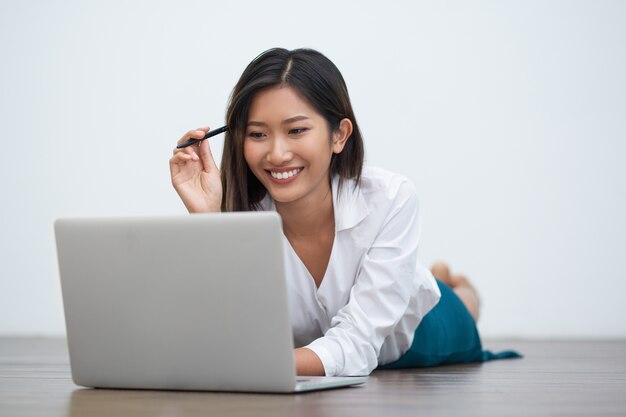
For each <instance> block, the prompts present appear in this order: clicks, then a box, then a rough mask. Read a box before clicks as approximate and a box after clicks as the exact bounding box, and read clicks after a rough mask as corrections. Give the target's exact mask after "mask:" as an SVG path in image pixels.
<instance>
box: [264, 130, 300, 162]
mask: <svg viewBox="0 0 626 417" xmlns="http://www.w3.org/2000/svg"><path fill="white" fill-rule="evenodd" d="M269 142H270V147H269V149H268V152H267V155H266V159H267V162H269V163H270V164H272V165H275V166H280V165H282V164H284V163H286V162H288V161H290V160H291V159H292V158H293V152H292V151H291V149H290V147H289V141H288V139H287V138H284V137H282V136H275V137H273V138H272V139H271V140H270V141H269Z"/></svg>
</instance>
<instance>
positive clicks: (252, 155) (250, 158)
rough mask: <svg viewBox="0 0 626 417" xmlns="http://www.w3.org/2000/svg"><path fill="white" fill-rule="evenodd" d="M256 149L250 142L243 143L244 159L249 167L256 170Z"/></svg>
mask: <svg viewBox="0 0 626 417" xmlns="http://www.w3.org/2000/svg"><path fill="white" fill-rule="evenodd" d="M255 151H256V149H255V147H254V144H251V143H250V141H247V140H246V141H245V142H244V143H243V158H244V159H245V160H246V163H247V164H248V166H249V167H250V168H251V169H253V170H254V163H255V162H256V154H257V153H258V152H255Z"/></svg>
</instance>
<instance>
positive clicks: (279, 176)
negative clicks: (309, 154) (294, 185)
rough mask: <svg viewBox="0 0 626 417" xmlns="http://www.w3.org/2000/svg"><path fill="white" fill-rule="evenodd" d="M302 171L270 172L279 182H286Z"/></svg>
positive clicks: (297, 169)
mask: <svg viewBox="0 0 626 417" xmlns="http://www.w3.org/2000/svg"><path fill="white" fill-rule="evenodd" d="M300 171H302V168H296V169H292V170H291V171H287V172H274V171H270V173H271V174H272V177H274V178H276V179H278V180H285V179H287V178H291V177H293V176H294V175H296V174H297V173H299V172H300Z"/></svg>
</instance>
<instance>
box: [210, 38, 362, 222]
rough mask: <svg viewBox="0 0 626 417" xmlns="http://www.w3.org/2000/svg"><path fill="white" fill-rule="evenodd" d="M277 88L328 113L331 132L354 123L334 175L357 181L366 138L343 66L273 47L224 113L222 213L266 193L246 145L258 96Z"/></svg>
mask: <svg viewBox="0 0 626 417" xmlns="http://www.w3.org/2000/svg"><path fill="white" fill-rule="evenodd" d="M276 86H289V87H292V88H294V89H295V90H296V91H297V92H298V93H299V94H300V95H301V96H302V97H303V98H304V99H305V100H307V101H308V102H309V104H310V105H311V106H312V107H313V108H315V109H316V110H317V112H318V113H319V114H321V115H322V116H323V117H324V119H325V120H326V121H327V122H328V126H329V129H330V131H331V132H334V131H336V130H337V129H338V128H339V123H340V122H341V120H342V119H344V118H347V119H349V120H350V121H351V122H352V126H353V130H352V134H351V136H350V137H349V138H348V140H347V142H346V145H345V147H344V149H343V151H342V152H341V153H339V154H333V155H332V157H331V161H330V176H331V177H332V176H333V175H335V174H338V175H339V187H340V188H341V185H342V184H343V181H344V180H345V179H350V178H353V179H355V180H356V183H357V184H358V183H359V180H360V178H361V169H362V166H363V158H364V147H363V139H362V137H361V132H360V130H359V126H358V125H357V122H356V118H355V116H354V112H353V111H352V105H351V104H350V97H349V96H348V88H347V87H346V83H345V81H344V79H343V77H342V76H341V73H340V72H339V69H338V68H337V67H336V66H335V64H333V63H332V61H330V60H329V59H328V58H326V57H325V56H324V55H322V54H321V53H319V52H317V51H315V50H312V49H294V50H292V51H289V50H287V49H283V48H273V49H269V50H267V51H265V52H263V53H262V54H261V55H259V56H257V57H256V58H255V59H254V60H253V61H252V62H251V63H250V64H248V66H247V67H246V69H245V70H244V72H243V74H241V77H240V78H239V81H238V82H237V84H236V85H235V88H234V89H233V91H232V93H231V95H230V101H229V104H228V111H227V112H226V125H227V126H228V131H227V133H226V137H225V139H224V151H223V154H222V164H221V171H222V187H223V197H222V211H249V210H258V209H259V208H260V203H261V201H262V200H263V198H264V197H265V195H266V193H267V190H266V189H265V187H264V186H263V184H261V182H260V181H259V180H258V179H257V178H256V176H255V175H254V173H253V172H252V171H251V170H250V168H249V167H248V164H247V163H246V161H245V158H244V154H243V143H244V140H245V135H246V129H247V124H248V113H249V110H250V104H251V103H252V100H253V98H254V96H255V95H256V94H257V93H259V92H260V91H262V90H265V89H268V88H271V87H276ZM329 181H330V178H329Z"/></svg>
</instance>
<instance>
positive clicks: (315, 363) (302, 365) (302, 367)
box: [295, 348, 326, 376]
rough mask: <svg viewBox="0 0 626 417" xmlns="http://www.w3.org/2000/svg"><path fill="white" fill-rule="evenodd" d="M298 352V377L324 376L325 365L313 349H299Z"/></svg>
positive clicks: (296, 350)
mask: <svg viewBox="0 0 626 417" xmlns="http://www.w3.org/2000/svg"><path fill="white" fill-rule="evenodd" d="M295 352H296V371H297V374H298V375H312V376H324V375H326V374H325V372H324V365H323V364H322V361H321V360H320V358H319V356H317V355H316V354H315V352H313V351H312V350H311V349H307V348H298V349H295Z"/></svg>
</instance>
